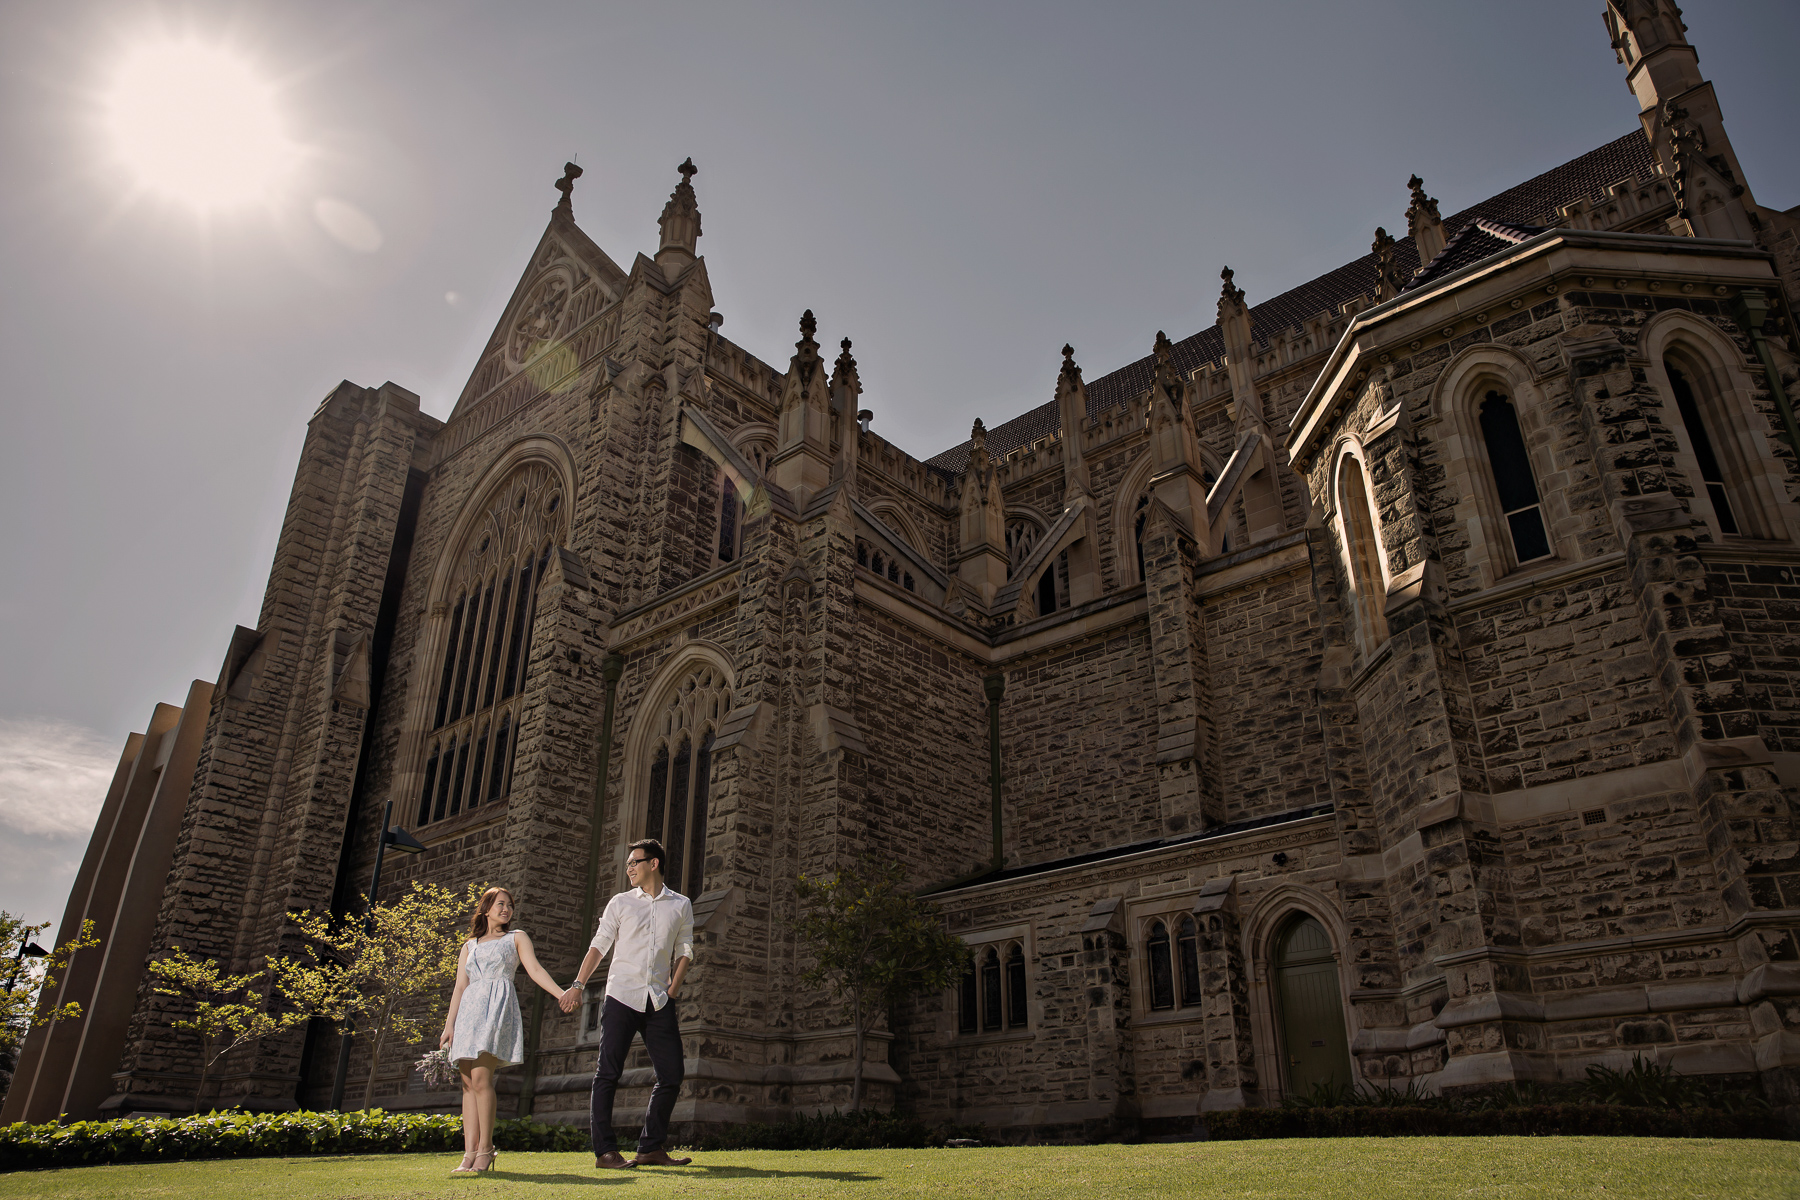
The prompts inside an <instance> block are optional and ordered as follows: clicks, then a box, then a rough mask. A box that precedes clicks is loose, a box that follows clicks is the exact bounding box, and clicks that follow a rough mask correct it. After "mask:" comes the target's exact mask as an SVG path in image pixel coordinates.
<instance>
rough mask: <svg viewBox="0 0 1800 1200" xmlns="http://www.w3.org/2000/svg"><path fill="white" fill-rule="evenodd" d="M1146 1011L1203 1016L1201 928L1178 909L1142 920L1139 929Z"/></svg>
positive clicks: (1140, 983) (1142, 984) (1186, 913)
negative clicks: (1201, 1008) (1201, 996)
mask: <svg viewBox="0 0 1800 1200" xmlns="http://www.w3.org/2000/svg"><path fill="white" fill-rule="evenodd" d="M1139 945H1140V946H1141V947H1142V948H1143V953H1142V954H1141V955H1140V956H1139V957H1140V958H1141V959H1142V961H1143V964H1144V965H1143V978H1142V979H1141V980H1139V981H1138V986H1140V987H1141V988H1142V989H1143V991H1142V996H1143V1000H1142V1005H1143V1009H1144V1011H1146V1012H1153V1013H1164V1012H1166V1013H1186V1014H1187V1015H1189V1016H1198V1015H1200V926H1199V923H1198V922H1197V921H1195V920H1194V917H1193V915H1192V914H1191V913H1188V912H1185V911H1182V910H1180V909H1176V910H1173V911H1170V912H1159V913H1155V914H1152V915H1150V916H1147V917H1145V918H1144V919H1143V925H1142V927H1141V928H1140V930H1139Z"/></svg>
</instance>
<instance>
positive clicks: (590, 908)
mask: <svg viewBox="0 0 1800 1200" xmlns="http://www.w3.org/2000/svg"><path fill="white" fill-rule="evenodd" d="M624 673H625V660H624V659H623V658H621V657H619V656H618V655H617V654H608V655H607V656H606V657H605V658H603V659H601V660H600V677H601V678H602V679H604V680H605V681H606V704H605V706H604V707H603V708H602V709H601V713H600V747H599V753H598V754H597V755H596V756H595V757H597V758H598V759H599V760H600V761H599V766H598V768H597V769H596V771H595V773H594V811H593V812H592V813H591V814H590V815H589V817H588V869H587V887H586V888H585V889H584V890H583V892H582V894H581V920H580V921H579V922H578V923H577V924H576V926H575V928H576V929H577V930H578V931H582V932H585V931H586V930H587V929H588V927H589V926H591V925H593V923H594V908H595V906H596V905H597V903H598V897H597V896H596V895H595V893H596V891H597V890H598V889H599V886H600V836H601V833H602V831H603V830H604V828H605V824H606V776H607V772H608V771H609V769H610V768H611V766H612V737H613V702H614V701H615V700H616V699H617V698H618V695H619V676H621V675H623V674H624ZM578 945H579V946H580V949H581V953H580V954H578V955H576V956H575V965H574V966H572V967H571V968H570V971H571V972H573V971H577V970H579V969H580V968H581V960H582V959H583V958H585V957H586V956H587V943H585V942H579V940H578ZM532 990H533V991H534V992H535V993H536V995H535V996H534V997H533V1001H532V1005H531V1031H530V1037H529V1039H528V1041H527V1043H526V1044H527V1046H528V1047H529V1048H528V1049H527V1050H526V1052H525V1078H524V1079H523V1080H522V1081H521V1082H520V1084H519V1115H520V1116H521V1117H529V1116H530V1115H531V1109H532V1106H533V1103H534V1102H535V1101H536V1099H537V1055H538V1051H537V1046H538V1034H539V1031H540V1030H541V1029H542V1028H543V1021H544V995H545V993H544V989H543V988H533V989H532ZM576 1019H577V1020H580V1017H577V1018H576Z"/></svg>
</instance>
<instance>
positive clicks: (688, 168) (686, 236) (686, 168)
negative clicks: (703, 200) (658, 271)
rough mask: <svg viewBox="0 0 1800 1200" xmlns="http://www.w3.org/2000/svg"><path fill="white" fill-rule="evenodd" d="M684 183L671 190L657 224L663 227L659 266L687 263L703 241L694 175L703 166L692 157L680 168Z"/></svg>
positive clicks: (658, 250)
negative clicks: (701, 240) (696, 164)
mask: <svg viewBox="0 0 1800 1200" xmlns="http://www.w3.org/2000/svg"><path fill="white" fill-rule="evenodd" d="M677 169H678V170H679V171H680V172H681V182H680V183H678V184H676V185H675V190H674V191H672V192H670V193H669V202H668V203H667V204H665V205H663V210H662V216H661V218H659V219H658V221H657V224H658V225H660V226H662V245H661V246H660V247H658V248H657V251H656V262H657V264H658V265H659V266H669V265H673V266H676V267H682V266H686V265H687V264H688V263H690V262H692V261H693V260H694V256H695V255H696V254H697V253H698V250H697V247H698V246H699V244H700V203H699V201H698V200H697V199H696V198H695V197H694V176H696V175H698V174H699V173H700V168H699V167H696V166H695V165H694V160H693V159H691V158H690V159H688V160H686V161H685V162H683V163H682V164H681V166H680V167H679V168H677Z"/></svg>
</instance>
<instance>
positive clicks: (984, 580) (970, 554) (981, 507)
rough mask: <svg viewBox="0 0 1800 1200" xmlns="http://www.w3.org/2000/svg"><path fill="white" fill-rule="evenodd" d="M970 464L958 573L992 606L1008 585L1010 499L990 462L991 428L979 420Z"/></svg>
mask: <svg viewBox="0 0 1800 1200" xmlns="http://www.w3.org/2000/svg"><path fill="white" fill-rule="evenodd" d="M969 440H970V441H971V442H972V443H973V444H972V445H971V446H970V447H969V466H968V469H967V470H965V471H964V472H963V483H962V497H961V500H960V503H959V509H960V519H959V522H958V532H959V537H958V539H957V556H956V576H957V578H958V579H959V580H960V581H961V582H962V585H963V590H964V593H965V594H966V595H969V596H973V597H974V598H976V599H977V600H979V601H980V603H981V606H982V607H983V608H992V607H993V604H994V596H995V594H996V593H997V592H999V590H1000V589H1001V588H1002V587H1004V586H1006V572H1007V566H1008V563H1007V556H1006V502H1005V500H1004V499H1003V498H1002V497H1001V495H1000V473H999V472H998V471H997V470H995V469H994V466H993V464H992V463H991V462H989V461H988V452H987V427H986V426H985V425H983V424H982V423H981V418H979V417H977V418H976V419H975V425H974V428H972V429H971V430H970V431H969Z"/></svg>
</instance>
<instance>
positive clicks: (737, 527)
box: [715, 471, 744, 563]
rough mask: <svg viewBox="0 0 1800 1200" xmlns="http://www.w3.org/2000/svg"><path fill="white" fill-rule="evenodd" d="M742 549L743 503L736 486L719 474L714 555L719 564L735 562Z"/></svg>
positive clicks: (723, 474)
mask: <svg viewBox="0 0 1800 1200" xmlns="http://www.w3.org/2000/svg"><path fill="white" fill-rule="evenodd" d="M743 548H744V502H743V501H742V500H741V499H739V498H738V490H737V484H735V483H733V482H732V481H731V476H729V475H727V474H725V473H724V472H723V471H721V472H720V473H719V544H718V546H717V547H715V554H716V556H717V558H718V560H719V562H720V563H728V562H736V561H737V556H738V554H739V553H741V552H742V550H743Z"/></svg>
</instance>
